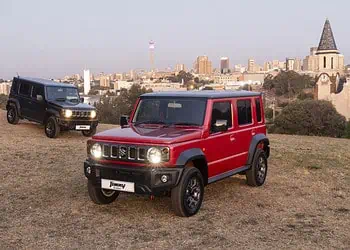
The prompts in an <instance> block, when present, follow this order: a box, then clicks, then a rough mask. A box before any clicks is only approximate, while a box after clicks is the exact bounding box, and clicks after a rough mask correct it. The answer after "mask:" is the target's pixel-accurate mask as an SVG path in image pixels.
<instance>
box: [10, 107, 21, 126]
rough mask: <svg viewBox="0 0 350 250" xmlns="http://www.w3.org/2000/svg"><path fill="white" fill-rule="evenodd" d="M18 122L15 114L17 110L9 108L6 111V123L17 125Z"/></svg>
mask: <svg viewBox="0 0 350 250" xmlns="http://www.w3.org/2000/svg"><path fill="white" fill-rule="evenodd" d="M18 121H19V117H18V114H17V109H16V108H15V107H13V106H11V107H9V109H8V110H7V122H8V123H10V124H13V125H15V124H17V123H18Z"/></svg>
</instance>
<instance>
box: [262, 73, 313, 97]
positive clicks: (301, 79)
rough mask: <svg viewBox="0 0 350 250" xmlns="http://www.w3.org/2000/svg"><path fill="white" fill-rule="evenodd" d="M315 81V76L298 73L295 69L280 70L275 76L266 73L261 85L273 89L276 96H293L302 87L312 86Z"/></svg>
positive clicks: (302, 88)
mask: <svg viewBox="0 0 350 250" xmlns="http://www.w3.org/2000/svg"><path fill="white" fill-rule="evenodd" d="M315 83H316V82H315V78H313V77H310V76H308V75H300V74H298V73H297V72H295V71H281V72H280V73H279V74H278V75H276V76H275V77H273V76H272V75H268V76H267V77H266V78H265V80H264V85H263V87H264V89H266V90H273V91H275V94H276V95H278V96H282V95H284V96H288V97H294V96H296V95H298V94H300V93H301V92H302V91H303V90H304V89H307V88H312V87H314V86H315Z"/></svg>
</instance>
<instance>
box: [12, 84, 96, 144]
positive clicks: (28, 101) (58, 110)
mask: <svg viewBox="0 0 350 250" xmlns="http://www.w3.org/2000/svg"><path fill="white" fill-rule="evenodd" d="M83 102H84V99H83V98H80V96H79V93H78V89H77V88H76V87H75V86H74V85H71V84H65V83H57V82H54V81H49V80H44V79H37V78H28V77H14V78H13V82H12V87H11V92H10V95H9V99H8V102H7V105H6V109H7V121H8V122H9V123H11V124H17V123H18V121H19V119H27V120H29V121H33V122H37V123H40V124H43V125H44V126H45V133H46V135H47V136H48V137H50V138H55V137H57V136H58V134H59V133H60V131H61V130H78V131H81V132H82V133H83V135H84V136H92V135H94V134H95V133H96V127H97V125H98V120H97V114H96V109H95V108H94V107H92V106H90V105H88V104H84V103H83Z"/></svg>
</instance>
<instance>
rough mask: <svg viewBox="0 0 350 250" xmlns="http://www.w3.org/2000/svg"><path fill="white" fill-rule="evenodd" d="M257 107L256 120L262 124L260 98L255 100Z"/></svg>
mask: <svg viewBox="0 0 350 250" xmlns="http://www.w3.org/2000/svg"><path fill="white" fill-rule="evenodd" d="M255 107H256V120H257V121H258V122H261V104H260V99H259V98H256V99H255Z"/></svg>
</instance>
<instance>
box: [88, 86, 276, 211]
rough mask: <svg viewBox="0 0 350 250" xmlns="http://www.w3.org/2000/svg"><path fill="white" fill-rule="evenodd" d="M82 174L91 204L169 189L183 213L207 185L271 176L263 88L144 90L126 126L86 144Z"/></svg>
mask: <svg viewBox="0 0 350 250" xmlns="http://www.w3.org/2000/svg"><path fill="white" fill-rule="evenodd" d="M87 153H88V159H87V160H86V161H85V163H84V173H85V176H86V177H87V178H88V192H89V195H90V198H91V199H92V201H93V202H95V203H97V204H108V203H111V202H113V201H114V200H115V199H116V198H117V197H118V195H119V193H120V192H129V193H136V194H147V195H151V196H153V195H162V194H163V195H164V194H168V195H171V201H172V206H173V209H174V211H175V213H176V214H177V215H179V216H192V215H194V214H196V213H197V212H198V210H199V209H200V207H201V204H202V201H203V196H204V186H206V185H207V184H210V183H213V182H215V181H218V180H221V179H224V178H226V177H229V176H232V175H234V174H245V175H246V178H247V183H248V185H250V186H261V185H262V184H263V183H264V182H265V179H266V174H267V158H268V157H269V153H270V148H269V140H268V138H267V137H266V126H265V119H264V110H263V105H262V96H261V93H257V92H249V91H237V92H233V91H187V92H160V93H148V94H144V95H141V96H140V98H139V99H138V100H137V102H136V105H135V108H134V110H133V112H132V114H131V117H130V119H129V118H128V117H122V118H121V128H116V129H111V130H107V131H104V132H102V133H99V134H96V135H95V136H93V138H92V140H89V141H88V143H87Z"/></svg>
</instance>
